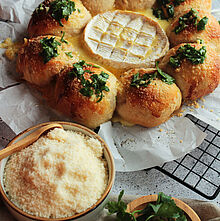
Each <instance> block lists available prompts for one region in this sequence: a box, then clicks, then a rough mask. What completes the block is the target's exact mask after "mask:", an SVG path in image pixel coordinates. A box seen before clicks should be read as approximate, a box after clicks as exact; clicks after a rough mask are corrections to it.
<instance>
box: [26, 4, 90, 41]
mask: <svg viewBox="0 0 220 221" xmlns="http://www.w3.org/2000/svg"><path fill="white" fill-rule="evenodd" d="M60 2H61V1H60ZM62 2H64V3H63V4H62V5H60V4H59V0H45V1H44V2H43V3H41V4H40V5H39V6H38V8H37V9H36V10H35V11H34V12H33V14H32V17H31V20H30V22H29V25H28V34H29V36H30V37H35V36H38V35H48V34H49V35H57V36H61V35H62V33H61V31H63V32H65V33H66V36H68V37H70V36H74V35H76V34H79V33H80V32H81V31H82V29H83V28H84V27H85V25H86V24H87V23H88V21H89V20H90V19H91V15H90V13H89V11H88V10H87V9H86V8H85V7H84V6H83V4H82V3H81V2H80V1H79V0H74V1H73V0H63V1H62ZM53 3H54V5H53ZM55 3H56V4H55ZM71 3H74V4H75V7H74V4H73V5H71ZM62 9H63V10H62ZM66 9H67V11H68V12H71V14H70V15H69V16H67V17H64V16H62V15H63V13H64V12H65V13H66V11H64V10H66Z"/></svg>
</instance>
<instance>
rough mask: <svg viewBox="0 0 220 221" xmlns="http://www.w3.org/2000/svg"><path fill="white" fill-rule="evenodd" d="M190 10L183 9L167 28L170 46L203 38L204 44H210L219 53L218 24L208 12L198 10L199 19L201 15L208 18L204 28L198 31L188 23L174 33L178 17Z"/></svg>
mask: <svg viewBox="0 0 220 221" xmlns="http://www.w3.org/2000/svg"><path fill="white" fill-rule="evenodd" d="M189 11H190V9H189V10H187V11H183V12H182V13H181V14H180V15H179V16H178V17H176V18H175V19H174V20H173V22H172V23H171V24H170V26H169V27H168V29H167V36H168V38H169V40H170V43H171V46H172V47H174V46H176V45H178V44H181V43H195V42H197V41H198V40H200V39H201V40H203V41H204V42H205V43H206V44H207V43H208V44H210V46H211V47H213V48H215V49H216V51H217V52H218V53H220V25H219V23H218V21H217V20H216V18H215V17H214V16H213V15H211V14H210V13H208V12H205V11H201V10H200V11H198V16H199V19H202V18H203V17H207V18H208V23H207V24H206V25H205V30H201V31H198V30H197V28H196V27H194V26H193V25H189V26H188V27H187V28H185V29H184V30H182V31H181V32H180V33H178V34H176V33H175V32H174V29H175V27H177V26H178V24H179V17H181V16H183V15H184V14H186V13H188V12H189Z"/></svg>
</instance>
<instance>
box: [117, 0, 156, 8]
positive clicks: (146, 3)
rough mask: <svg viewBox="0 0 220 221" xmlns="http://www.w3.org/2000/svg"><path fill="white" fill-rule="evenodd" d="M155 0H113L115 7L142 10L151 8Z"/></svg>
mask: <svg viewBox="0 0 220 221" xmlns="http://www.w3.org/2000/svg"><path fill="white" fill-rule="evenodd" d="M155 2H156V0H115V8H117V9H121V10H144V9H147V8H151V7H152V6H153V4H154V3H155Z"/></svg>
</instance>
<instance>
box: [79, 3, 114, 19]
mask: <svg viewBox="0 0 220 221" xmlns="http://www.w3.org/2000/svg"><path fill="white" fill-rule="evenodd" d="M81 2H82V3H83V5H84V6H85V7H86V8H87V9H88V10H89V11H90V13H91V14H92V15H93V16H94V15H97V14H99V13H103V12H105V11H108V10H112V9H113V8H114V4H115V0H107V1H106V0H98V1H97V0H81Z"/></svg>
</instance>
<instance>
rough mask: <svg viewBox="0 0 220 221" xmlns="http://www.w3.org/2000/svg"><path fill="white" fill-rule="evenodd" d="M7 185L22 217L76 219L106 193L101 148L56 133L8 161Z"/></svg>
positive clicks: (67, 132) (60, 131)
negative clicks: (22, 214)
mask: <svg viewBox="0 0 220 221" xmlns="http://www.w3.org/2000/svg"><path fill="white" fill-rule="evenodd" d="M3 181H4V186H5V190H6V192H7V194H8V198H9V199H10V200H11V201H12V202H13V203H14V204H15V205H16V206H17V207H18V208H20V209H21V210H23V211H24V212H27V213H28V214H31V215H33V216H37V217H45V218H62V217H69V216H72V215H74V214H77V213H80V212H82V211H85V210H86V209H88V208H89V207H91V206H92V205H93V204H95V203H96V202H97V201H98V200H99V199H100V198H101V196H102V195H103V193H104V191H105V189H106V186H107V182H108V169H107V162H106V160H105V159H104V158H103V146H102V144H101V142H100V141H99V140H98V139H95V138H93V137H90V136H88V135H85V134H83V133H81V132H75V131H71V130H63V129H58V128H56V129H53V130H51V131H50V132H49V133H47V134H46V135H45V136H42V137H40V138H39V139H38V140H37V141H36V142H35V143H33V144H32V145H30V146H29V147H27V148H25V149H23V150H22V151H20V152H18V153H15V154H13V155H12V156H11V157H10V158H9V160H8V161H7V163H6V166H5V170H4V180H3Z"/></svg>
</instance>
